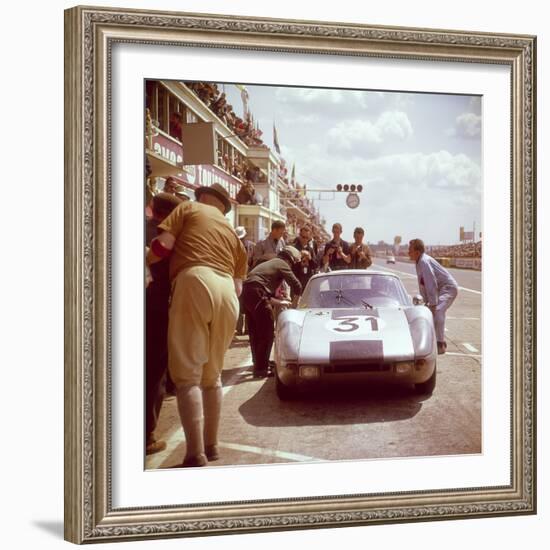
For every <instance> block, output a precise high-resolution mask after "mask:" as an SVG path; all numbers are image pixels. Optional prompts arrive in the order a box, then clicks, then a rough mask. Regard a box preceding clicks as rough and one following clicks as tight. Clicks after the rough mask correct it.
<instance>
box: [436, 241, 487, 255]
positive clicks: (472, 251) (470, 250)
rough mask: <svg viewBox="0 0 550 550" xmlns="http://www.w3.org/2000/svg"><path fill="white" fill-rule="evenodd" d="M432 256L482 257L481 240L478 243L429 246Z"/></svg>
mask: <svg viewBox="0 0 550 550" xmlns="http://www.w3.org/2000/svg"><path fill="white" fill-rule="evenodd" d="M426 249H427V251H428V252H429V253H430V255H431V256H437V257H441V256H445V257H449V258H481V241H478V242H477V243H462V244H454V245H450V246H428V247H426Z"/></svg>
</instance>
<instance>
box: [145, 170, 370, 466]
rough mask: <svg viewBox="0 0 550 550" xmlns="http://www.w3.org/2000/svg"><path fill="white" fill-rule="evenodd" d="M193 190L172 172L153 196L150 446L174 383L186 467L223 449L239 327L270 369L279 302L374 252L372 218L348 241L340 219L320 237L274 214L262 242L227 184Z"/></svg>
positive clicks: (265, 371)
mask: <svg viewBox="0 0 550 550" xmlns="http://www.w3.org/2000/svg"><path fill="white" fill-rule="evenodd" d="M190 198H191V197H190V196H189V195H188V193H187V192H185V191H184V190H183V189H182V188H181V186H179V185H178V184H177V181H176V180H175V179H173V178H168V179H167V180H166V183H165V185H164V189H163V191H162V192H161V193H157V194H156V195H154V196H153V198H152V200H151V203H150V205H149V208H150V217H149V219H148V220H147V222H146V258H147V262H146V392H145V393H146V396H145V397H146V399H145V407H146V425H145V438H146V442H145V443H146V449H145V450H146V453H147V454H153V453H157V452H159V451H162V450H163V449H165V448H166V442H164V441H162V440H157V439H156V437H155V430H156V426H157V422H158V417H159V412H160V410H161V406H162V403H163V400H164V398H165V396H166V395H167V387H169V386H170V385H171V387H172V392H173V393H174V394H175V396H176V399H177V406H178V412H179V417H180V422H181V425H182V428H183V431H184V433H185V440H186V451H185V455H184V456H183V457H182V462H181V467H190V466H192V467H200V466H205V465H207V464H208V463H209V462H211V461H214V460H217V459H218V458H219V453H220V450H219V446H218V427H219V422H220V415H221V410H222V398H223V392H222V389H221V371H222V368H223V361H224V356H225V353H226V351H227V349H228V347H229V346H230V344H231V341H232V340H233V338H234V337H235V335H236V333H238V332H241V333H242V332H247V333H248V336H249V343H250V347H251V354H252V375H253V376H254V377H265V376H270V375H271V374H272V371H271V370H270V363H269V356H270V353H271V348H272V345H273V337H274V321H275V319H276V316H277V314H278V312H279V311H281V310H282V309H284V308H286V307H289V306H291V305H292V304H294V305H295V304H296V303H297V300H298V298H299V297H300V295H301V293H302V290H303V288H304V287H305V285H306V284H307V282H308V281H309V279H310V278H311V277H312V276H313V274H315V273H317V272H318V271H327V270H333V269H343V268H365V267H368V266H369V265H370V264H371V263H372V260H371V257H370V252H369V248H368V246H367V245H366V244H363V237H364V230H363V229H362V228H356V230H355V232H354V242H353V243H347V242H346V241H344V240H343V239H341V233H342V226H341V225H340V224H334V226H333V228H332V230H333V239H332V240H331V241H330V242H328V243H326V244H325V245H324V246H320V245H319V243H318V241H316V240H315V239H314V234H313V230H312V227H311V226H309V225H308V224H305V225H302V226H301V227H300V230H299V234H298V236H297V237H296V238H295V239H289V238H288V233H287V226H286V224H285V223H284V222H283V221H274V222H273V223H272V225H271V231H270V233H269V235H268V236H267V237H266V238H265V239H263V240H260V241H259V242H257V243H253V242H252V241H250V240H249V239H247V235H246V229H245V228H244V227H237V228H233V227H232V226H231V225H230V223H229V222H228V220H227V218H226V217H225V215H226V214H227V213H228V212H229V210H230V209H231V201H230V199H229V195H228V193H227V191H226V190H225V189H224V188H223V187H222V186H221V185H219V184H213V185H212V186H210V187H199V188H198V189H196V190H195V198H196V200H194V201H193V200H190Z"/></svg>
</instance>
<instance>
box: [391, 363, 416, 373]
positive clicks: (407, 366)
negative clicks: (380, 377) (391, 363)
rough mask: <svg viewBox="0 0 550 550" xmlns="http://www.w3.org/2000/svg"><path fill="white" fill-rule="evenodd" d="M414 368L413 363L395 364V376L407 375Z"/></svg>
mask: <svg viewBox="0 0 550 550" xmlns="http://www.w3.org/2000/svg"><path fill="white" fill-rule="evenodd" d="M413 367H414V361H403V362H402V363H396V364H395V372H396V374H407V373H409V372H410V371H411V370H412V369H413Z"/></svg>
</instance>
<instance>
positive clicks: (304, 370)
mask: <svg viewBox="0 0 550 550" xmlns="http://www.w3.org/2000/svg"><path fill="white" fill-rule="evenodd" d="M320 375H321V369H320V368H319V367H317V366H315V365H300V378H307V379H308V380H311V379H314V378H319V376H320Z"/></svg>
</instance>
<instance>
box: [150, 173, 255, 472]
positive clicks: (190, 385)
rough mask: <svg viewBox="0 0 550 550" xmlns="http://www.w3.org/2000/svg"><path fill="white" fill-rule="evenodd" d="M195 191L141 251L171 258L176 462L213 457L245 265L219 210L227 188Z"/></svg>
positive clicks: (227, 205)
mask: <svg viewBox="0 0 550 550" xmlns="http://www.w3.org/2000/svg"><path fill="white" fill-rule="evenodd" d="M195 195H196V198H197V202H191V201H189V202H185V203H182V204H180V205H179V206H178V207H177V208H176V209H175V210H174V211H173V212H172V213H171V214H170V215H169V216H168V217H167V218H166V219H165V220H164V221H163V222H162V223H161V224H160V225H159V229H160V230H162V233H160V234H159V236H158V237H157V238H156V239H154V240H153V241H152V242H151V249H150V252H149V254H148V256H147V263H148V264H151V263H154V262H155V261H159V260H160V259H161V258H165V257H169V258H170V280H171V281H172V298H171V303H170V314H169V324H168V369H169V371H170V376H171V378H172V380H173V381H174V384H175V386H176V389H177V400H178V410H179V415H180V419H181V423H182V426H183V430H184V432H185V439H186V454H185V458H184V460H183V463H182V466H205V465H206V464H207V463H208V460H216V459H217V458H219V452H218V426H219V421H220V414H221V405H222V395H223V394H222V387H221V371H222V368H223V360H224V355H225V352H226V351H227V349H228V347H229V345H230V343H231V340H232V338H233V334H234V332H235V325H236V323H237V316H238V313H239V302H238V296H239V295H240V293H241V289H242V280H243V279H244V278H245V277H246V272H247V254H246V251H245V249H244V246H243V244H242V243H241V241H240V240H239V238H238V237H237V234H236V233H235V230H234V229H233V227H232V226H231V225H230V223H229V221H228V220H227V219H226V218H225V214H227V213H228V212H229V211H230V210H231V202H230V200H229V195H228V193H227V191H226V190H225V189H224V188H223V187H222V186H221V185H219V184H217V183H215V184H213V185H212V186H211V187H199V188H198V189H197V190H196V191H195Z"/></svg>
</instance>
